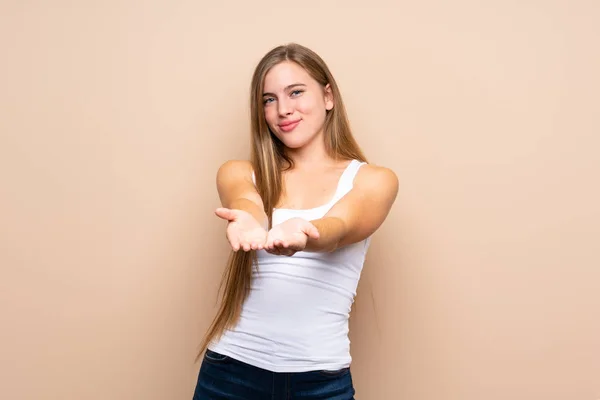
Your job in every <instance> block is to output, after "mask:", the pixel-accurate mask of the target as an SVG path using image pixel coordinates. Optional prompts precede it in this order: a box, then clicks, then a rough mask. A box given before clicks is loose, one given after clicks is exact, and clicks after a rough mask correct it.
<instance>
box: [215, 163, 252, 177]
mask: <svg viewBox="0 0 600 400" xmlns="http://www.w3.org/2000/svg"><path fill="white" fill-rule="evenodd" d="M252 170H253V169H252V163H251V162H250V161H248V160H228V161H225V162H224V163H223V164H222V165H221V166H220V167H219V170H218V171H217V180H219V181H222V180H225V181H229V180H238V179H240V178H241V179H245V180H248V179H251V177H252Z"/></svg>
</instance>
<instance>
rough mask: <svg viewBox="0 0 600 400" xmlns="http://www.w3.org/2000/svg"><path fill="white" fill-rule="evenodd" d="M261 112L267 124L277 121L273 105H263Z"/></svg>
mask: <svg viewBox="0 0 600 400" xmlns="http://www.w3.org/2000/svg"><path fill="white" fill-rule="evenodd" d="M263 112H264V113H265V119H266V120H267V124H269V125H271V126H273V125H274V124H275V123H277V118H278V116H277V110H276V109H275V107H272V106H271V107H264V110H263Z"/></svg>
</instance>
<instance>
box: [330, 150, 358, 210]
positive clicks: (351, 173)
mask: <svg viewBox="0 0 600 400" xmlns="http://www.w3.org/2000/svg"><path fill="white" fill-rule="evenodd" d="M364 164H366V162H361V161H358V160H352V161H351V162H350V164H348V166H347V167H346V169H345V170H344V172H343V173H342V176H341V177H340V180H339V182H338V187H337V190H336V193H335V196H334V198H333V202H337V201H338V200H340V199H341V198H342V197H344V196H345V195H346V194H347V193H348V192H349V191H351V190H352V188H353V187H354V178H356V174H358V170H359V169H360V167H361V166H363V165H364Z"/></svg>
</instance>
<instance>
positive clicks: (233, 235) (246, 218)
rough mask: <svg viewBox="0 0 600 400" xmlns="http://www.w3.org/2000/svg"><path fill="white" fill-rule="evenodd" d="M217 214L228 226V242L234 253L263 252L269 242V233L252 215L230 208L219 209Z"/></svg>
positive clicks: (216, 211)
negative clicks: (241, 251) (242, 251)
mask: <svg viewBox="0 0 600 400" xmlns="http://www.w3.org/2000/svg"><path fill="white" fill-rule="evenodd" d="M215 214H216V215H217V216H218V217H219V218H222V219H224V220H226V221H228V222H229V223H228V224H227V240H229V244H230V245H231V248H232V249H233V251H238V250H240V249H242V250H244V251H250V250H262V249H263V248H264V247H265V243H266V241H267V231H266V230H265V228H264V227H263V226H261V224H260V223H259V222H258V221H257V220H256V218H254V217H253V216H252V214H250V213H248V212H246V211H243V210H235V209H230V208H217V209H216V210H215Z"/></svg>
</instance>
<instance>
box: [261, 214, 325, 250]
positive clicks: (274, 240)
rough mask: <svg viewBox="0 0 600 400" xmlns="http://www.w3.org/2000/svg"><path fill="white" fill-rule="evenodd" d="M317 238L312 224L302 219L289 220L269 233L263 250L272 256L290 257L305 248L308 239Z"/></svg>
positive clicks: (316, 232) (317, 234)
mask: <svg viewBox="0 0 600 400" xmlns="http://www.w3.org/2000/svg"><path fill="white" fill-rule="evenodd" d="M318 236H319V233H318V231H317V228H315V226H314V225H313V224H311V223H310V222H308V221H306V220H304V219H302V218H291V219H289V220H287V221H285V222H282V223H281V224H279V225H276V226H274V227H273V228H272V229H271V230H270V231H269V233H268V235H267V245H266V246H265V248H266V249H267V251H268V252H270V253H273V254H277V255H286V256H291V255H294V254H295V253H296V252H297V251H302V250H304V249H305V248H306V244H307V242H308V238H309V237H312V238H315V239H316V238H318Z"/></svg>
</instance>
